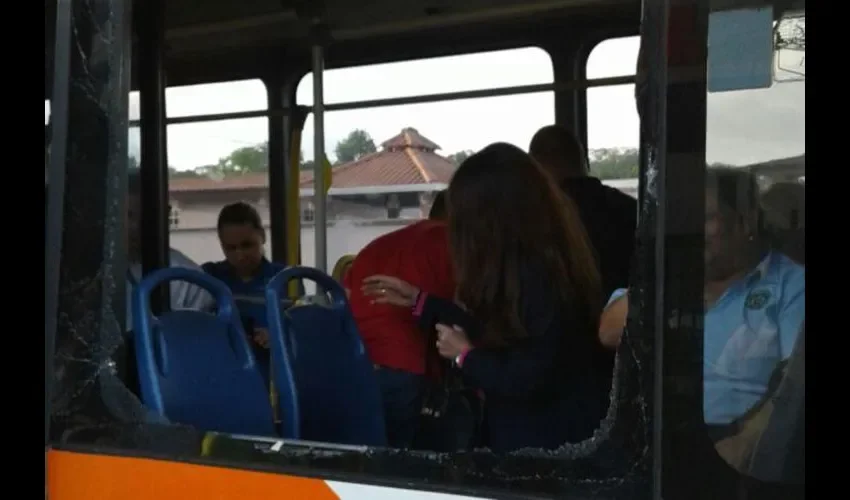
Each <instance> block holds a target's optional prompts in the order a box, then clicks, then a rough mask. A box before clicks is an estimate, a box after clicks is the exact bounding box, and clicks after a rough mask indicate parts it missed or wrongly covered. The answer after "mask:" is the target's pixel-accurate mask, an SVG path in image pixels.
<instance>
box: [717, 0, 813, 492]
mask: <svg viewBox="0 0 850 500" xmlns="http://www.w3.org/2000/svg"><path fill="white" fill-rule="evenodd" d="M782 5H783V6H784V5H787V4H785V3H783V4H782ZM802 5H803V6H802V7H801V10H799V11H794V12H792V11H786V12H779V11H777V10H776V8H774V12H773V19H774V20H778V23H777V22H775V23H774V28H773V38H774V53H773V73H774V76H773V81H772V83H771V84H770V86H769V87H768V88H756V89H745V90H732V91H723V92H720V91H718V92H711V91H710V92H709V94H708V96H707V99H708V101H707V121H708V123H707V137H706V159H707V162H708V165H709V168H708V174H707V175H708V177H707V182H706V191H707V192H706V223H705V230H706V249H705V258H706V261H705V269H706V277H705V280H706V285H705V300H706V316H705V323H704V326H705V345H704V353H705V362H704V380H705V387H704V404H703V411H704V417H705V422H706V424H708V427H709V429H710V433H711V435H712V438H713V439H714V441H715V446H716V449H717V451H718V453H719V454H720V455H721V456H722V457H723V458H724V459H725V460H726V461H727V462H728V463H729V464H730V465H732V466H733V467H735V468H736V469H737V470H738V471H740V472H742V473H745V474H748V475H750V476H753V477H756V478H758V479H760V480H764V481H778V482H789V483H790V482H793V483H797V482H805V459H804V457H803V453H804V451H803V450H804V448H805V444H804V443H805V431H804V426H805V397H804V394H803V393H804V391H805V376H804V370H805V366H804V365H805V341H804V338H805V328H804V320H805V300H806V294H805V267H804V266H805V220H806V218H805V211H806V202H805V176H806V147H805V140H806V100H805V91H806V81H805V4H804V3H803V4H802ZM738 12H743V11H738ZM723 14H729V12H724V13H723ZM723 22H730V17H729V16H723V17H721V16H715V15H714V13H713V14H712V16H711V18H710V27H709V30H710V31H712V30H721V31H722V30H725V29H729V27H728V26H720V25H719V24H718V23H723ZM766 22H767V23H770V17H769V16H768V17H767V18H766ZM765 33H766V36H767V37H769V36H770V26H767V29H766V30H765ZM756 49H757V47H756V46H755V45H754V44H753V45H748V46H745V47H742V48H740V49H738V50H752V51H755V50H756ZM717 50H719V49H717ZM711 51H712V45H711V44H709V59H711V57H712V56H717V54H716V53H715V54H712V52H711ZM730 67H732V68H734V66H733V65H727V66H726V67H725V69H726V70H728V69H729V68H730ZM739 67H741V68H743V67H744V66H743V65H739ZM735 71H738V70H737V69H735ZM739 73H740V72H739ZM733 76H734V77H735V78H736V79H737V78H745V77H746V76H747V75H744V74H742V73H741V74H738V73H736V74H735V75H733ZM709 77H710V75H709Z"/></svg>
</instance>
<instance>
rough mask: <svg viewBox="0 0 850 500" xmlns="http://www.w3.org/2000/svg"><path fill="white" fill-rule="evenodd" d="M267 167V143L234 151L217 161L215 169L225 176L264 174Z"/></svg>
mask: <svg viewBox="0 0 850 500" xmlns="http://www.w3.org/2000/svg"><path fill="white" fill-rule="evenodd" d="M268 165H269V143H268V141H266V142H263V143H260V144H256V145H254V146H245V147H241V148H239V149H236V150H234V151H233V152H231V153H230V154H229V155H227V156H225V157H224V158H221V159H219V160H218V164H217V167H218V169H220V171H221V173H223V174H225V175H233V174H247V173H251V172H264V171H266V170H268Z"/></svg>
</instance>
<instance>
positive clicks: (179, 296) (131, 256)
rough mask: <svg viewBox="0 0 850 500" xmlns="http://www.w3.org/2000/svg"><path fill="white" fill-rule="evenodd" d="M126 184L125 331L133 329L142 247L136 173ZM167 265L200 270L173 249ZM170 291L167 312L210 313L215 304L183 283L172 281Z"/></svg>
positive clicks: (203, 293) (195, 287)
mask: <svg viewBox="0 0 850 500" xmlns="http://www.w3.org/2000/svg"><path fill="white" fill-rule="evenodd" d="M127 183H128V187H129V192H128V195H127V219H126V237H127V253H128V259H127V299H128V301H127V305H128V307H127V316H126V318H127V321H126V324H127V327H126V330H127V331H131V330H132V329H133V317H132V311H131V308H130V307H129V305H130V304H131V303H132V300H131V297H132V293H133V289H134V287H135V286H136V284H137V283H138V282H139V280H141V279H142V244H141V237H142V231H141V214H142V199H141V184H140V178H139V173H138V172H137V171H134V172H132V173H130V174H129V175H128V178H127ZM169 264H170V265H171V266H172V267H185V268H189V269H198V270H200V267H199V266H198V264H196V263H195V262H194V261H193V260H192V259H190V258H189V257H187V256H186V255H185V254H184V253H182V252H181V251H179V250H177V249H176V248H171V249H169ZM169 287H170V300H171V309H172V310H178V309H197V310H211V309H213V308H214V307H215V300H214V299H213V297H212V295H210V294H209V293H208V292H207V291H206V290H204V289H203V288H201V287H199V286H196V285H193V284H191V283H187V282H185V281H172V282H171V284H170V285H169Z"/></svg>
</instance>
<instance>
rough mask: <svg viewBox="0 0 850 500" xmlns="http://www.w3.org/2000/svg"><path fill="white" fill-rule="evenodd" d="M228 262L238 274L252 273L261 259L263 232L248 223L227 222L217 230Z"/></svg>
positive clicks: (263, 240)
mask: <svg viewBox="0 0 850 500" xmlns="http://www.w3.org/2000/svg"><path fill="white" fill-rule="evenodd" d="M218 238H219V240H220V241H221V250H222V252H224V258H225V259H227V262H228V264H230V265H231V266H233V268H234V269H235V270H236V272H237V273H239V274H240V275H249V274H251V273H253V272H254V271H255V270H256V269H257V267H259V265H260V262H261V261H262V259H263V244H264V243H265V238H263V233H262V232H260V231H258V230H257V229H255V228H254V227H252V226H251V225H250V224H229V225H226V226H222V228H221V229H220V230H219V232H218Z"/></svg>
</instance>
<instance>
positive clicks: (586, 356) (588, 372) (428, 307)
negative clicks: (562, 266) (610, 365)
mask: <svg viewBox="0 0 850 500" xmlns="http://www.w3.org/2000/svg"><path fill="white" fill-rule="evenodd" d="M531 269H533V266H529V269H528V270H525V271H524V272H523V273H522V274H521V285H520V286H521V294H520V297H522V304H521V309H520V311H519V316H520V321H522V324H523V326H524V327H525V329H526V331H527V332H528V338H526V339H524V340H523V341H521V342H518V343H515V344H513V345H511V346H510V347H507V348H503V349H488V348H476V349H473V350H472V351H470V352H469V354H468V355H467V356H466V358H465V359H464V361H463V367H462V368H461V369H460V371H461V374H462V376H463V380H464V381H465V382H466V383H467V384H468V385H469V386H471V387H473V388H476V389H480V390H481V391H482V392H483V393H484V397H485V408H486V410H485V419H486V421H487V426H486V427H487V428H488V434H489V436H488V437H489V446H490V448H492V449H493V450H494V451H496V452H505V451H512V450H516V449H519V448H525V447H530V448H545V449H554V448H558V447H560V446H561V445H563V444H564V443H568V442H569V443H577V442H580V441H582V440H584V439H587V438H589V437H591V436H592V435H593V431H594V430H596V428H598V427H599V424H600V420H601V419H603V418H604V417H605V413H606V410H607V405H605V404H603V401H607V397H603V396H607V394H608V392H607V388H606V387H605V386H604V384H602V383H601V381H600V380H599V374H598V371H597V370H596V369H595V366H594V358H593V356H592V355H591V354H592V353H593V349H594V345H595V342H596V330H595V323H594V322H593V321H591V320H590V319H589V318H588V314H587V313H586V312H585V311H583V310H582V308H581V307H579V306H578V305H573V304H569V305H568V304H560V303H559V302H560V301H559V300H557V299H556V297H557V296H556V291H555V290H554V288H553V287H552V285H551V283H550V282H549V281H548V280H547V276H546V274H545V273H542V272H539V271H538V272H534V271H532V270H531ZM419 321H420V326H422V327H423V328H428V329H429V330H430V329H432V328H434V324H435V323H446V324H450V325H451V324H454V325H458V326H460V327H462V328H464V329H465V330H466V331H467V333H468V334H469V337H470V340H472V341H473V342H475V340H476V337H478V336H480V333H481V325H480V324H477V322H476V321H475V319H474V318H472V317H471V316H470V315H469V314H468V313H466V312H465V311H464V310H463V309H461V308H460V307H458V306H457V305H455V304H454V303H453V302H452V301H450V300H445V299H440V298H437V297H433V296H431V295H429V296H428V297H427V298H426V299H425V304H424V308H423V312H422V314H421V316H420V320H419Z"/></svg>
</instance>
